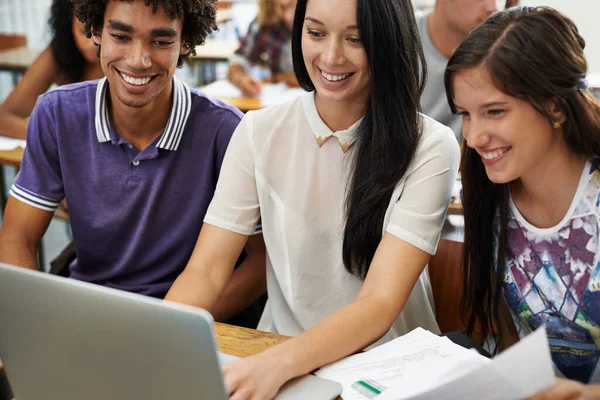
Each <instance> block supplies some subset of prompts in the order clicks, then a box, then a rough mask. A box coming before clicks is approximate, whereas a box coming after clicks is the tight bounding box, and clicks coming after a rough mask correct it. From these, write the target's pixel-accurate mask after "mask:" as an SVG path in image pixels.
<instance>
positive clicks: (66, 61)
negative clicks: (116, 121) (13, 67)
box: [0, 0, 104, 139]
mask: <svg viewBox="0 0 600 400" xmlns="http://www.w3.org/2000/svg"><path fill="white" fill-rule="evenodd" d="M49 25H50V29H51V31H52V40H51V42H50V45H49V46H48V47H47V48H46V49H44V51H42V53H41V54H40V55H39V56H38V57H37V58H36V60H35V61H34V62H33V64H31V66H30V67H29V68H28V69H27V72H26V73H25V75H24V76H23V79H21V81H20V82H19V84H18V85H17V86H16V87H15V88H14V89H13V91H12V92H11V93H10V94H9V95H8V97H7V98H6V101H4V103H2V104H0V120H1V121H2V128H1V129H0V135H3V136H10V137H14V138H18V139H25V132H26V130H27V123H28V121H29V115H30V114H31V112H32V111H33V107H34V106H35V103H36V101H37V98H38V96H40V95H41V94H43V93H45V92H46V91H48V89H49V88H50V87H51V86H52V85H53V84H56V85H65V84H68V83H75V82H80V81H85V80H92V79H100V78H102V77H103V76H104V73H103V72H102V68H101V67H100V58H99V57H98V48H97V47H96V46H95V45H94V42H93V41H92V39H89V38H88V37H87V36H86V33H85V28H84V25H83V23H81V22H80V21H79V20H78V19H77V18H76V17H75V16H74V14H73V1H72V0H54V1H53V2H52V6H51V8H50V19H49Z"/></svg>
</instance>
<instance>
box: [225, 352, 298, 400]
mask: <svg viewBox="0 0 600 400" xmlns="http://www.w3.org/2000/svg"><path fill="white" fill-rule="evenodd" d="M288 375H289V368H288V367H287V366H285V365H284V363H283V362H282V359H281V358H277V357H275V356H274V355H271V354H270V352H269V351H267V352H263V353H260V354H257V355H254V356H250V357H247V358H244V359H241V360H238V361H234V362H232V363H228V364H225V365H224V366H223V377H224V379H225V389H226V390H227V393H228V394H229V396H230V400H271V399H273V398H274V397H275V395H276V394H277V392H278V391H279V389H280V388H281V386H283V384H284V383H286V382H287V381H288V380H289V379H291V378H292V376H288Z"/></svg>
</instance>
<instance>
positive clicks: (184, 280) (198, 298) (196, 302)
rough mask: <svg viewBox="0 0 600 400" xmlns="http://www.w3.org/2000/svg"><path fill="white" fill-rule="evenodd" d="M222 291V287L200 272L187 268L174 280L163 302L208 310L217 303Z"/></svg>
mask: <svg viewBox="0 0 600 400" xmlns="http://www.w3.org/2000/svg"><path fill="white" fill-rule="evenodd" d="M222 291H223V287H222V286H220V285H218V284H217V283H215V282H213V281H212V280H211V279H210V278H209V277H208V276H205V275H204V274H202V272H201V271H200V270H196V269H189V268H187V269H185V270H184V271H183V272H182V273H181V274H180V275H179V277H178V278H177V279H176V280H175V282H174V283H173V286H171V289H169V292H168V293H167V295H166V296H165V300H168V301H173V302H175V303H182V304H189V305H191V306H194V307H200V308H203V309H205V310H210V309H212V308H213V307H214V305H215V304H216V303H217V300H218V298H219V295H220V294H221V292H222Z"/></svg>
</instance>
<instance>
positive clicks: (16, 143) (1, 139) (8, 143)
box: [0, 136, 25, 150]
mask: <svg viewBox="0 0 600 400" xmlns="http://www.w3.org/2000/svg"><path fill="white" fill-rule="evenodd" d="M17 147H22V148H25V141H24V140H20V139H12V138H9V137H5V136H0V150H14V149H16V148H17Z"/></svg>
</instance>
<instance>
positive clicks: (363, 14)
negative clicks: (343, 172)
mask: <svg viewBox="0 0 600 400" xmlns="http://www.w3.org/2000/svg"><path fill="white" fill-rule="evenodd" d="M307 1H308V0H299V1H298V5H297V6H296V14H295V17H294V27H293V33H292V55H293V61H294V71H295V73H296V77H297V79H298V82H299V83H300V85H301V86H302V87H303V88H304V89H306V90H309V91H312V90H315V87H314V85H313V83H312V81H311V80H310V77H309V75H308V71H307V70H306V66H305V64H304V58H303V55H302V46H301V40H302V32H303V25H304V18H305V15H306V4H307ZM313 1H322V0H313ZM357 20H358V30H359V34H360V38H361V41H362V43H363V46H364V49H365V53H366V56H367V60H368V64H369V70H370V75H371V81H370V95H369V100H368V103H367V107H366V114H365V116H364V118H363V120H362V121H361V123H360V124H359V126H358V128H357V132H356V135H357V141H356V143H355V144H354V146H355V148H354V149H353V152H354V153H353V160H352V174H351V178H350V185H349V186H348V189H347V194H346V226H345V229H344V241H343V250H342V251H343V260H344V265H345V266H346V269H347V270H348V271H349V272H350V273H352V274H354V275H356V276H358V277H360V278H363V279H364V277H365V276H366V275H367V272H368V270H369V265H370V264H371V261H372V260H373V256H374V255H375V250H377V246H378V245H379V242H380V241H381V236H382V232H383V219H384V217H385V212H386V210H387V208H388V205H389V202H390V199H391V196H392V193H393V191H394V188H395V186H396V185H397V184H398V182H399V181H400V180H401V179H402V177H403V176H404V174H405V173H406V170H407V168H408V167H409V165H410V163H411V161H412V160H413V158H414V155H415V152H416V148H417V145H418V143H419V138H420V135H421V128H422V122H421V117H420V115H419V111H420V105H419V100H420V97H421V93H422V92H423V87H424V84H425V79H426V67H425V58H424V55H423V48H422V46H421V40H420V39H419V33H418V29H417V26H416V23H415V17H414V12H413V8H412V3H411V0H358V7H357Z"/></svg>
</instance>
